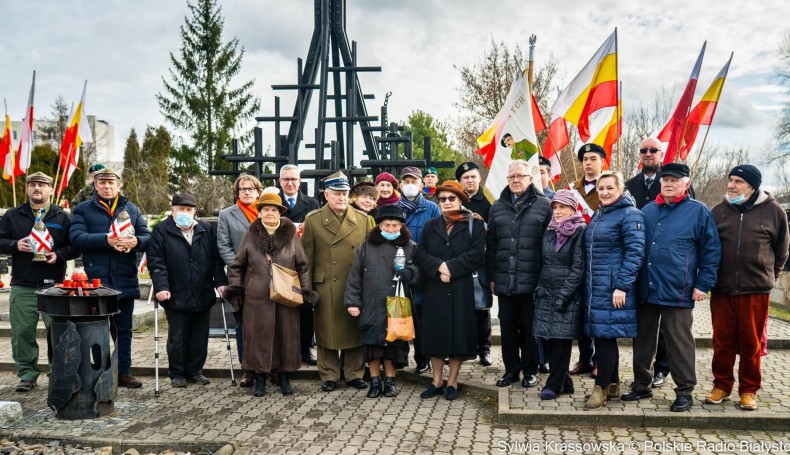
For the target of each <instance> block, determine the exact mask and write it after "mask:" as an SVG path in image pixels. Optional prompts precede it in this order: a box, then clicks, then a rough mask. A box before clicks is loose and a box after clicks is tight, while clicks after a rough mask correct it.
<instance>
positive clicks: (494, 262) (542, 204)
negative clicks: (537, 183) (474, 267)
mask: <svg viewBox="0 0 790 455" xmlns="http://www.w3.org/2000/svg"><path fill="white" fill-rule="evenodd" d="M550 219H551V207H550V201H549V199H548V198H547V197H546V196H543V195H542V194H538V192H537V191H535V189H534V188H533V187H532V186H530V187H529V189H528V190H527V191H525V192H524V193H523V194H522V195H521V197H519V198H518V199H517V200H516V202H515V203H513V193H512V192H511V191H510V188H508V187H505V189H504V190H502V194H501V195H500V197H499V199H497V200H496V202H494V205H493V206H491V214H490V216H489V217H488V234H487V236H486V267H487V268H488V280H489V281H491V282H493V283H494V285H495V286H496V294H497V295H523V294H532V293H533V292H535V288H536V287H537V285H538V278H539V276H540V267H541V251H542V248H543V233H544V232H545V231H546V227H547V226H548V225H549V220H550Z"/></svg>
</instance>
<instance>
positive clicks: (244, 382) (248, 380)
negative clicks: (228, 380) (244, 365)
mask: <svg viewBox="0 0 790 455" xmlns="http://www.w3.org/2000/svg"><path fill="white" fill-rule="evenodd" d="M254 384H255V377H253V375H252V371H245V372H244V375H242V377H241V381H239V387H252V386H253V385H254Z"/></svg>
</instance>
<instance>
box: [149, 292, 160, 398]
mask: <svg viewBox="0 0 790 455" xmlns="http://www.w3.org/2000/svg"><path fill="white" fill-rule="evenodd" d="M153 295H154V284H153V283H151V290H150V291H149V292H148V303H149V304H150V303H151V300H152V299H151V298H152V297H153ZM153 301H154V396H155V397H158V396H159V301H158V300H156V299H153Z"/></svg>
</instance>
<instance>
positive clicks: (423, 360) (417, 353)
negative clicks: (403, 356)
mask: <svg viewBox="0 0 790 455" xmlns="http://www.w3.org/2000/svg"><path fill="white" fill-rule="evenodd" d="M412 308H413V309H414V318H413V319H414V333H415V334H416V335H417V336H416V337H415V338H414V362H415V363H416V364H417V365H427V364H428V356H426V355H425V354H423V353H422V343H421V342H420V327H421V324H422V305H414V306H412Z"/></svg>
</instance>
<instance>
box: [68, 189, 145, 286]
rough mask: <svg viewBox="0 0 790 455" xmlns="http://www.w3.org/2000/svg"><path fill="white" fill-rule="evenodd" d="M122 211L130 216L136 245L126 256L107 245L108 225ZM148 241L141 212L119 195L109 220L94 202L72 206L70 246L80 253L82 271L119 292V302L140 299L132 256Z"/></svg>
mask: <svg viewBox="0 0 790 455" xmlns="http://www.w3.org/2000/svg"><path fill="white" fill-rule="evenodd" d="M122 210H126V211H127V212H128V213H129V218H130V219H131V221H132V226H134V231H135V233H134V235H135V237H137V246H136V247H135V248H134V250H132V251H131V252H129V253H121V252H120V251H116V250H115V249H113V248H112V247H110V245H109V244H108V243H107V233H108V232H110V225H111V224H112V222H113V220H114V219H115V218H116V217H117V216H118V214H120V213H121V211H122ZM150 238H151V231H150V230H148V225H147V224H146V222H145V219H144V218H143V215H142V213H141V212H140V209H139V208H137V206H136V205H134V204H132V203H131V202H129V201H128V200H127V199H126V198H125V197H123V196H120V195H119V196H118V205H117V208H116V209H115V214H114V216H113V217H112V218H111V217H110V214H109V213H107V211H106V210H105V209H104V208H103V207H102V206H101V205H99V202H98V201H97V200H96V199H93V200H90V201H85V202H81V203H80V204H79V205H77V206H76V207H74V213H73V214H72V217H71V229H70V230H69V239H70V240H71V243H72V245H74V246H76V247H77V248H79V249H80V250H82V260H83V263H84V264H85V272H86V273H87V274H88V277H89V278H99V279H101V281H102V284H104V285H105V286H109V287H111V288H113V289H115V290H116V291H121V295H120V296H119V297H118V298H120V299H127V298H134V299H136V298H139V297H140V288H139V285H138V282H137V264H136V259H137V258H136V255H135V254H134V253H135V252H136V251H145V249H146V248H147V247H148V241H149V240H150Z"/></svg>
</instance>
